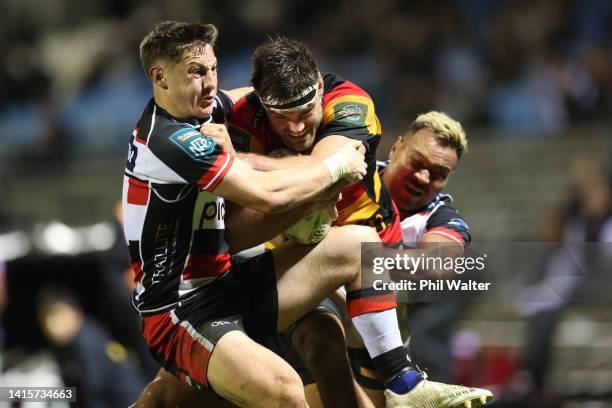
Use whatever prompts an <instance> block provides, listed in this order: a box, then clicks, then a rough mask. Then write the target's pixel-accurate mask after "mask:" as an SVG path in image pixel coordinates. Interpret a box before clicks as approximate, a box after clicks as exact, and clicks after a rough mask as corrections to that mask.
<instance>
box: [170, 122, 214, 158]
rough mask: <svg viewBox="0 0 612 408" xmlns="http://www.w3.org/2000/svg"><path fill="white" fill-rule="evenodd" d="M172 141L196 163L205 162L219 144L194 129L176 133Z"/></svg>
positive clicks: (171, 137)
mask: <svg viewBox="0 0 612 408" xmlns="http://www.w3.org/2000/svg"><path fill="white" fill-rule="evenodd" d="M170 140H171V141H172V143H174V144H175V145H177V146H178V147H180V148H181V150H183V151H184V152H185V153H187V154H188V155H189V156H190V157H191V158H192V159H194V160H196V161H203V160H204V159H205V158H206V157H207V156H209V155H210V154H211V153H212V152H213V151H214V150H215V146H217V142H215V141H214V140H213V139H212V138H210V137H208V136H204V135H203V134H201V133H200V132H199V131H198V130H197V129H193V128H184V129H181V130H179V131H177V132H174V133H173V134H172V135H171V136H170Z"/></svg>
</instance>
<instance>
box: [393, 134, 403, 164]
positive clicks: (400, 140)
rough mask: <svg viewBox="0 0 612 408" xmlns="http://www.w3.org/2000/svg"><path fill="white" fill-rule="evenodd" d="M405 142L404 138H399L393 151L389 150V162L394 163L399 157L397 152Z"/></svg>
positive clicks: (394, 144)
mask: <svg viewBox="0 0 612 408" xmlns="http://www.w3.org/2000/svg"><path fill="white" fill-rule="evenodd" d="M403 141H404V138H403V136H400V137H398V138H397V140H396V141H395V143H393V146H391V150H389V160H391V161H394V160H395V157H396V156H397V152H398V151H399V149H400V148H401V145H402V142H403Z"/></svg>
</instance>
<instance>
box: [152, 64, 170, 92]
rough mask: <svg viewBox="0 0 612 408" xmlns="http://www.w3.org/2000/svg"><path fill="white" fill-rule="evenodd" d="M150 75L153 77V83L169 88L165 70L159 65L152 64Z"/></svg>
mask: <svg viewBox="0 0 612 408" xmlns="http://www.w3.org/2000/svg"><path fill="white" fill-rule="evenodd" d="M149 77H150V78H151V82H153V85H155V86H158V87H160V88H162V89H168V84H167V83H166V75H165V74H164V70H163V69H162V67H160V66H159V65H155V66H152V67H151V68H150V69H149Z"/></svg>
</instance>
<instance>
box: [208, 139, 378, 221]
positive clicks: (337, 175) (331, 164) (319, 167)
mask: <svg viewBox="0 0 612 408" xmlns="http://www.w3.org/2000/svg"><path fill="white" fill-rule="evenodd" d="M358 145H359V142H355V143H353V144H352V145H346V146H345V147H344V148H343V149H340V150H339V151H337V152H336V153H334V154H333V155H331V156H329V157H327V158H326V159H325V160H324V161H319V162H317V163H315V164H314V165H312V166H308V167H299V168H291V169H285V170H275V171H269V172H261V171H257V170H254V169H253V168H251V167H250V166H249V165H248V164H247V163H245V162H243V161H242V160H240V159H237V160H235V161H234V164H233V166H232V167H231V168H230V169H229V171H228V172H227V174H226V175H225V177H224V178H223V180H222V181H221V182H220V183H219V184H218V185H217V186H216V187H215V189H214V190H213V192H214V193H215V194H217V195H220V196H222V197H224V198H227V199H228V200H230V201H233V202H235V203H237V204H239V205H241V206H243V207H247V208H251V209H254V210H256V211H259V212H263V213H266V214H268V213H276V212H282V211H287V210H289V209H291V208H294V207H296V206H297V205H299V204H301V203H304V202H307V201H311V200H313V198H315V197H316V196H317V195H318V194H319V193H321V192H322V191H324V190H326V189H327V188H328V187H330V186H331V185H332V184H333V183H335V182H336V181H338V180H341V179H348V180H349V181H352V182H355V181H359V180H361V179H362V178H363V176H364V175H365V173H366V164H365V162H364V159H363V154H362V153H360V152H358V151H357V149H356V147H357V146H358ZM330 174H331V176H330Z"/></svg>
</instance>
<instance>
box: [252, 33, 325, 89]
mask: <svg viewBox="0 0 612 408" xmlns="http://www.w3.org/2000/svg"><path fill="white" fill-rule="evenodd" d="M318 80H319V68H318V67H317V63H316V62H315V60H314V58H313V56H312V52H311V51H310V49H309V48H308V46H306V44H304V43H302V42H299V41H294V40H290V39H288V38H286V37H282V36H279V37H274V38H270V39H269V40H268V41H266V42H265V43H263V44H262V45H260V46H259V47H257V48H256V49H255V52H254V53H253V57H251V84H252V85H253V88H255V92H257V94H258V95H259V97H260V98H270V97H272V98H275V99H278V100H289V99H292V98H295V97H296V96H298V95H300V94H302V93H303V92H304V90H306V89H308V88H310V87H312V86H313V84H316V83H317V81H318Z"/></svg>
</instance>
